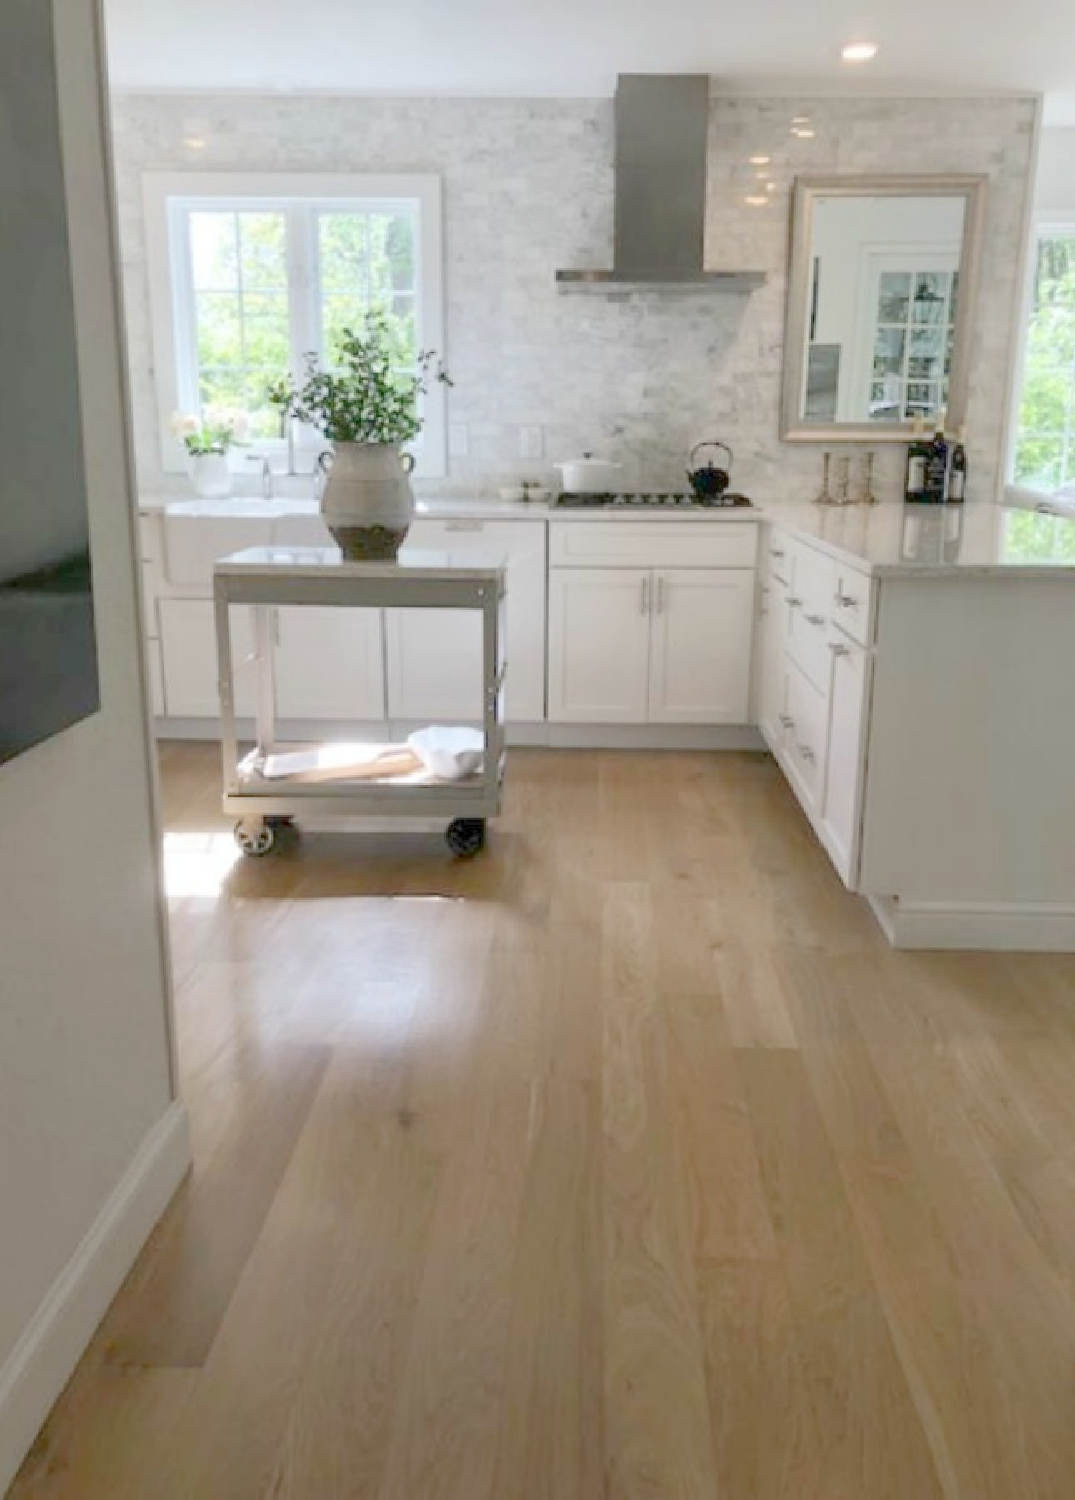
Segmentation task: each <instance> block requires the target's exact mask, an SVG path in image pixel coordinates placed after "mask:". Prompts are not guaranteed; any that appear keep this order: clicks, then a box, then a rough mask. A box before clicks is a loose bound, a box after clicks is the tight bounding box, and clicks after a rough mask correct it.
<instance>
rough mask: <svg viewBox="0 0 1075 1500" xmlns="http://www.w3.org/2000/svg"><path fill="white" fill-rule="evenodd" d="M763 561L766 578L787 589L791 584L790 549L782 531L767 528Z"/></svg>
mask: <svg viewBox="0 0 1075 1500" xmlns="http://www.w3.org/2000/svg"><path fill="white" fill-rule="evenodd" d="M764 561H765V572H766V574H767V576H768V577H769V578H772V579H775V580H776V581H777V583H782V584H783V585H784V587H785V588H787V586H788V585H789V584H790V583H791V563H792V549H791V546H790V545H789V542H788V538H787V537H786V536H785V535H784V533H783V532H782V531H773V530H772V528H769V532H768V538H767V542H766V546H765V553H764Z"/></svg>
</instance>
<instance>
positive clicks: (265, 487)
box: [246, 453, 273, 500]
mask: <svg viewBox="0 0 1075 1500" xmlns="http://www.w3.org/2000/svg"><path fill="white" fill-rule="evenodd" d="M246 461H247V463H248V464H260V465H261V493H262V496H263V497H264V499H266V500H271V499H272V498H273V488H272V465H271V464H270V463H269V460H268V459H267V458H266V457H265V456H264V454H261V453H248V454H247V456H246Z"/></svg>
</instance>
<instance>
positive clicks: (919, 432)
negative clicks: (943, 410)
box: [903, 417, 930, 505]
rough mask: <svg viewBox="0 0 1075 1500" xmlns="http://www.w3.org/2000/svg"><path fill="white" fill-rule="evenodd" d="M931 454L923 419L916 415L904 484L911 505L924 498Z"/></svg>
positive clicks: (904, 495) (904, 493)
mask: <svg viewBox="0 0 1075 1500" xmlns="http://www.w3.org/2000/svg"><path fill="white" fill-rule="evenodd" d="M929 454H930V445H929V443H928V442H927V440H926V432H925V428H924V426H923V424H922V419H921V417H915V419H914V428H913V435H912V438H911V441H910V443H909V444H908V447H907V474H906V478H905V480H904V485H903V498H904V500H905V501H907V503H908V504H910V505H913V504H915V503H917V502H918V501H920V500H922V499H923V498H924V494H925V489H926V461H927V460H928V458H929Z"/></svg>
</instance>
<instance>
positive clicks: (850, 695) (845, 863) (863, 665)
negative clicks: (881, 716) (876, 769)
mask: <svg viewBox="0 0 1075 1500" xmlns="http://www.w3.org/2000/svg"><path fill="white" fill-rule="evenodd" d="M833 637H834V638H833V639H832V640H831V641H830V643H829V644H830V647H831V655H832V687H831V694H830V708H829V746H828V757H827V762H826V772H825V798H824V806H823V810H822V819H821V834H822V838H823V839H824V842H825V845H826V847H827V849H828V851H829V854H830V856H831V857H832V861H833V863H834V864H835V866H836V868H837V870H838V871H839V873H840V876H841V878H842V879H843V880H844V881H845V882H846V883H847V884H848V885H850V886H852V887H854V885H855V883H856V881H857V878H858V857H859V835H860V829H861V823H862V817H861V813H862V779H863V772H864V762H865V740H866V710H867V690H868V685H869V654H868V652H867V651H866V650H865V648H864V647H862V646H860V645H859V644H858V642H857V641H852V640H850V639H848V638H846V637H844V636H843V635H839V636H837V633H836V632H833Z"/></svg>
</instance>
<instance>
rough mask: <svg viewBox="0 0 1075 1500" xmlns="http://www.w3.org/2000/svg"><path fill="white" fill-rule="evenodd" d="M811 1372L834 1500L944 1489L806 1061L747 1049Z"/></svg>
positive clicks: (765, 1162)
mask: <svg viewBox="0 0 1075 1500" xmlns="http://www.w3.org/2000/svg"><path fill="white" fill-rule="evenodd" d="M739 1065H740V1068H741V1069H742V1072H743V1077H744V1079H745V1082H746V1092H747V1098H748V1101H749V1104H750V1108H751V1115H752V1118H753V1121H754V1129H755V1135H756V1138H757V1141H758V1148H759V1153H760V1156H761V1163H762V1174H763V1177H764V1180H765V1183H766V1188H767V1191H768V1193H769V1198H770V1203H771V1207H772V1214H773V1222H774V1226H775V1228H776V1233H777V1241H778V1245H779V1248H780V1252H781V1256H782V1259H783V1262H784V1267H785V1272H786V1275H787V1281H788V1290H789V1294H790V1297H791V1303H792V1308H793V1310H794V1313H795V1318H796V1322H797V1325H798V1327H799V1328H800V1330H801V1350H802V1367H803V1369H804V1372H805V1375H804V1378H805V1380H806V1382H807V1389H808V1392H809V1399H810V1401H811V1402H812V1404H813V1409H814V1414H815V1420H816V1422H817V1424H818V1427H819V1429H820V1431H821V1432H822V1434H823V1435H824V1440H825V1448H824V1452H823V1454H822V1456H821V1463H822V1465H823V1468H822V1472H821V1473H820V1474H819V1475H818V1476H817V1481H816V1482H817V1493H818V1494H823V1495H825V1496H826V1500H830V1497H831V1500H859V1497H863V1496H869V1497H870V1500H926V1497H929V1496H938V1495H940V1494H942V1490H941V1487H940V1484H939V1481H938V1479H937V1475H936V1471H935V1469H934V1466H933V1460H932V1457H931V1454H930V1450H929V1446H928V1444H927V1442H926V1437H925V1434H924V1432H923V1430H922V1427H921V1424H920V1422H919V1419H918V1416H917V1414H916V1412H915V1409H914V1406H913V1404H912V1401H911V1397H910V1393H909V1391H908V1387H907V1383H906V1379H905V1377H904V1373H903V1369H902V1366H901V1364H900V1361H899V1358H898V1356H897V1353H896V1349H895V1346H894V1344H893V1342H892V1337H891V1334H890V1332H889V1328H888V1324H887V1322H886V1319H885V1315H884V1311H883V1308H882V1306H881V1302H880V1299H879V1297H878V1293H877V1288H876V1286H875V1284H874V1281H873V1278H872V1275H871V1273H870V1270H869V1267H868V1265H867V1262H866V1258H865V1253H864V1251H863V1248H862V1243H861V1240H860V1238H859V1234H858V1229H857V1227H856V1224H855V1221H854V1218H853V1215H852V1212H851V1208H850V1204H849V1203H848V1200H847V1194H846V1191H845V1188H844V1184H843V1181H842V1179H841V1176H840V1172H839V1168H838V1166H837V1163H836V1159H835V1157H834V1155H833V1151H832V1148H831V1147H830V1145H829V1141H828V1137H827V1136H826V1133H825V1129H824V1126H823V1124H822V1121H821V1117H820V1114H819V1112H818V1109H817V1105H816V1103H815V1102H814V1098H813V1094H812V1092H811V1089H810V1085H809V1081H808V1078H807V1074H806V1070H805V1067H804V1064H803V1061H802V1059H801V1057H800V1056H799V1055H798V1054H796V1053H794V1052H789V1051H780V1052H776V1051H762V1050H755V1051H750V1052H741V1053H740V1054H739Z"/></svg>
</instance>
